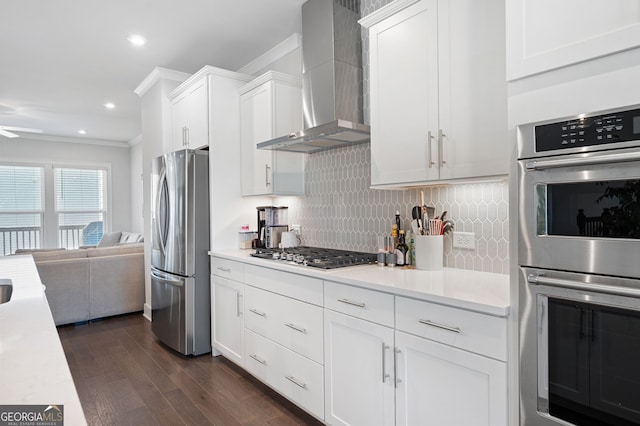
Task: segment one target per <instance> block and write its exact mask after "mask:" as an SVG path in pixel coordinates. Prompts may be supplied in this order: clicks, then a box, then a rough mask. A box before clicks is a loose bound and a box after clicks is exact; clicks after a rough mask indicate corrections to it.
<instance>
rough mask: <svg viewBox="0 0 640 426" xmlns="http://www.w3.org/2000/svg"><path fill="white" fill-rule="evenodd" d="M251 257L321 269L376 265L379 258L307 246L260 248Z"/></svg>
mask: <svg viewBox="0 0 640 426" xmlns="http://www.w3.org/2000/svg"><path fill="white" fill-rule="evenodd" d="M251 256H253V257H259V258H262V259H271V260H274V261H279V262H287V263H295V264H298V265H303V266H310V267H312V268H320V269H336V268H343V267H345V266H354V265H366V264H370V263H376V258H377V256H376V255H375V254H372V253H362V252H355V251H347V250H336V249H327V248H318V247H306V246H300V247H291V248H286V249H269V248H259V249H256V251H255V253H251Z"/></svg>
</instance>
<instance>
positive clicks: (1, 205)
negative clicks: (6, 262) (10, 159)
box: [0, 165, 44, 255]
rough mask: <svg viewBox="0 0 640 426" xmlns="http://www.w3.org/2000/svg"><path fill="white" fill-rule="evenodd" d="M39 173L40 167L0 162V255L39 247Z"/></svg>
mask: <svg viewBox="0 0 640 426" xmlns="http://www.w3.org/2000/svg"><path fill="white" fill-rule="evenodd" d="M43 175H44V170H43V168H42V167H28V166H9V165H0V255H5V254H11V253H14V252H15V251H16V249H22V248H40V247H41V243H42V240H43V234H42V231H43V228H42V224H43V213H44V211H43V204H44V203H43V180H44V179H43Z"/></svg>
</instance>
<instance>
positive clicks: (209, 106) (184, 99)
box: [165, 66, 251, 151]
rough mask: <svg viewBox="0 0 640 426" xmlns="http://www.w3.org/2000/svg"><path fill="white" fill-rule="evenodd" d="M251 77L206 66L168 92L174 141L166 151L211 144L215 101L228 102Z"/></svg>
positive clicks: (203, 146) (202, 146)
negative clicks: (226, 100) (229, 97)
mask: <svg viewBox="0 0 640 426" xmlns="http://www.w3.org/2000/svg"><path fill="white" fill-rule="evenodd" d="M250 79H251V77H250V76H246V75H243V74H238V73H235V72H232V71H227V70H223V69H221V68H216V67H212V66H205V67H204V68H202V69H201V70H200V71H198V72H197V73H195V74H194V75H193V76H191V77H190V78H189V79H187V80H186V81H185V82H184V83H182V84H181V85H180V86H178V87H177V88H176V89H175V90H174V91H173V92H171V94H170V95H169V100H170V101H171V106H172V111H173V120H172V127H173V129H172V133H171V135H172V144H171V146H170V147H167V149H165V151H175V150H178V149H184V148H189V149H198V148H205V147H208V146H209V143H210V139H211V137H212V132H211V128H212V125H213V114H212V111H213V103H214V102H220V103H222V104H224V103H225V99H228V98H227V97H228V96H237V92H236V90H237V87H238V86H239V85H241V84H244V83H246V82H247V81H249V80H250Z"/></svg>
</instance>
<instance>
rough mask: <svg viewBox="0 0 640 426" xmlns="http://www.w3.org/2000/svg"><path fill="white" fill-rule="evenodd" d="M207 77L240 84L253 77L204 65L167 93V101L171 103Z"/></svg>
mask: <svg viewBox="0 0 640 426" xmlns="http://www.w3.org/2000/svg"><path fill="white" fill-rule="evenodd" d="M208 76H213V77H222V78H224V79H227V80H236V81H237V82H239V83H241V84H244V83H248V82H249V81H251V80H252V79H253V77H251V76H250V75H247V74H242V73H239V72H235V71H229V70H225V69H224V68H218V67H214V66H212V65H205V66H204V67H202V68H200V69H199V70H198V71H197V72H196V73H195V74H193V75H192V76H190V77H189V78H188V79H186V80H185V81H183V82H182V83H181V84H180V85H179V86H178V87H176V88H175V89H173V90H172V91H171V92H170V93H169V100H170V101H172V100H173V99H175V97H176V96H178V95H180V94H181V93H183V92H184V91H185V89H187V88H188V87H190V86H192V85H193V84H195V83H197V82H198V81H200V79H202V78H204V77H208Z"/></svg>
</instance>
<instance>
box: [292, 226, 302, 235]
mask: <svg viewBox="0 0 640 426" xmlns="http://www.w3.org/2000/svg"><path fill="white" fill-rule="evenodd" d="M291 230H292V231H296V232H297V233H298V235H302V225H291Z"/></svg>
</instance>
